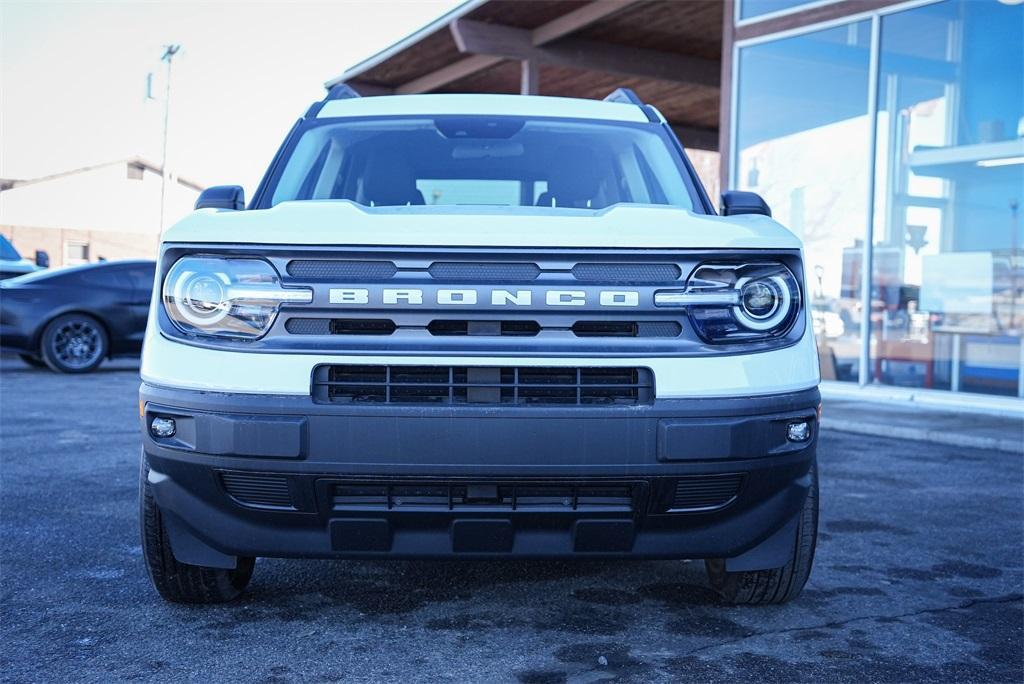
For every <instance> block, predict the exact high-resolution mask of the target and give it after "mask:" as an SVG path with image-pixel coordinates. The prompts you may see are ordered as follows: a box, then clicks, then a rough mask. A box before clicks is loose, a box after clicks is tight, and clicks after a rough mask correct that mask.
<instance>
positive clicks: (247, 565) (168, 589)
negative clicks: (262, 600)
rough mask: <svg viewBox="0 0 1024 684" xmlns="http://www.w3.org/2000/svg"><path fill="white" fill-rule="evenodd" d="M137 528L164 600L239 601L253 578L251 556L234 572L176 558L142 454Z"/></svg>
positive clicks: (150, 577) (143, 550) (181, 601)
mask: <svg viewBox="0 0 1024 684" xmlns="http://www.w3.org/2000/svg"><path fill="white" fill-rule="evenodd" d="M139 527H140V528H141V531H142V555H143V556H144V557H145V559H146V569H147V570H148V571H149V579H150V580H152V582H153V587H155V588H156V590H157V592H158V593H159V594H160V596H162V597H163V598H164V599H166V600H167V601H173V602H175V603H224V602H225V601H231V600H232V599H235V598H238V596H239V595H240V594H241V593H242V591H243V590H244V589H245V587H246V586H247V585H248V584H249V580H250V579H252V571H253V567H254V566H255V564H256V559H255V558H252V557H251V556H243V557H240V558H239V559H238V567H236V568H235V569H234V570H225V569H223V568H207V567H204V566H201V565H189V564H187V563H180V562H178V560H177V559H175V557H174V554H173V553H172V552H171V545H170V542H169V541H168V539H167V530H166V528H165V527H164V523H163V519H162V517H161V515H160V508H159V506H157V505H156V501H154V500H153V493H152V491H151V487H150V484H149V466H148V465H146V455H145V454H143V455H142V463H141V466H140V468H139Z"/></svg>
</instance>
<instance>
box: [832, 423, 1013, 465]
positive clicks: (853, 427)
mask: <svg viewBox="0 0 1024 684" xmlns="http://www.w3.org/2000/svg"><path fill="white" fill-rule="evenodd" d="M821 428H822V429H823V430H835V431H836V432H849V433H853V434H858V435H871V436H872V437H895V438H897V439H907V440H912V441H915V442H931V443H933V444H944V445H946V446H956V447H965V448H969V449H982V450H985V451H1002V452H1005V453H1009V454H1015V455H1018V456H1022V455H1024V443H1022V442H1021V441H1020V440H1012V439H998V438H996V437H981V436H978V435H964V434H960V433H955V432H942V431H940V430H925V429H922V428H915V427H906V426H900V425H885V424H882V423H865V422H861V421H856V420H842V419H839V420H836V419H835V418H824V417H823V418H822V419H821Z"/></svg>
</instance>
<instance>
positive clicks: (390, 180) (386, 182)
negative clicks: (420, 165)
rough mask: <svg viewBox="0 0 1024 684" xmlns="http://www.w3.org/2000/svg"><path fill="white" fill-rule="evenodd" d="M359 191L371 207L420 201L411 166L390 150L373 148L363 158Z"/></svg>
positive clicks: (420, 194) (421, 201)
mask: <svg viewBox="0 0 1024 684" xmlns="http://www.w3.org/2000/svg"><path fill="white" fill-rule="evenodd" d="M363 195H364V197H365V199H366V201H367V202H369V203H371V204H373V206H375V207H395V206H404V205H406V204H423V195H422V193H420V191H419V190H417V189H416V176H415V175H414V174H413V172H412V168H410V166H409V164H408V163H407V162H406V161H405V159H404V158H403V157H402V155H401V154H399V153H398V152H395V151H390V150H379V151H376V152H374V153H373V156H371V157H370V159H369V160H368V161H367V164H366V174H365V175H364V176H363Z"/></svg>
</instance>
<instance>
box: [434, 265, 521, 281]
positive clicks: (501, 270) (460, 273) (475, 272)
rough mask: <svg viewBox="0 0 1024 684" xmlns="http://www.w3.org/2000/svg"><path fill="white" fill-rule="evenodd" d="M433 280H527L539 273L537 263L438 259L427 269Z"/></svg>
mask: <svg viewBox="0 0 1024 684" xmlns="http://www.w3.org/2000/svg"><path fill="white" fill-rule="evenodd" d="M427 272H428V273H429V274H430V277H432V278H434V279H435V280H449V281H453V282H458V281H467V282H478V283H488V282H517V281H519V282H527V281H530V280H536V279H537V276H539V275H540V267H539V266H537V264H526V263H521V264H517V263H487V262H462V261H438V262H435V263H433V264H431V265H430V267H429V268H428V269H427Z"/></svg>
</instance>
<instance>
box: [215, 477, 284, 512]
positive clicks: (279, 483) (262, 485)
mask: <svg viewBox="0 0 1024 684" xmlns="http://www.w3.org/2000/svg"><path fill="white" fill-rule="evenodd" d="M220 479H221V482H222V483H223V484H224V489H225V490H226V491H227V493H228V494H230V495H231V497H232V498H234V499H235V500H237V501H238V502H239V503H242V504H245V505H247V506H259V507H263V508H281V509H287V510H294V509H295V506H294V504H293V503H292V496H291V492H290V491H289V488H288V478H286V477H285V476H284V475H267V474H264V473H235V472H221V474H220Z"/></svg>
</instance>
